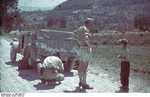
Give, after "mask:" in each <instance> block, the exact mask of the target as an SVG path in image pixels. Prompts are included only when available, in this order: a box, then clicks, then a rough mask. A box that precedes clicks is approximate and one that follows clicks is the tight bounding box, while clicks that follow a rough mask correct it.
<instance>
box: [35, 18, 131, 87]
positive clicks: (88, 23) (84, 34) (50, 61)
mask: <svg viewBox="0 0 150 97" xmlns="http://www.w3.org/2000/svg"><path fill="white" fill-rule="evenodd" d="M93 22H94V19H92V18H87V19H86V20H85V25H84V26H81V27H79V28H78V29H77V30H75V31H74V32H73V34H72V38H73V40H74V41H75V43H76V49H77V54H78V57H79V68H78V76H79V86H81V87H82V88H83V89H93V87H91V86H90V85H89V84H87V82H86V73H87V68H88V64H89V61H90V60H91V59H92V47H91V39H90V36H91V35H90V30H91V28H92V27H93V26H94V24H93ZM118 43H120V46H121V48H122V49H121V54H120V55H119V56H117V57H118V58H119V59H120V60H121V73H120V79H121V84H122V86H121V87H120V88H123V89H128V86H129V72H130V63H129V60H130V56H129V50H128V49H127V47H126V45H127V43H128V40H127V39H119V40H118ZM43 68H51V69H52V70H51V74H50V75H46V74H45V75H44V73H42V72H43ZM57 70H60V71H63V70H64V68H63V63H62V61H61V60H60V59H59V58H58V57H56V56H49V57H47V58H46V59H45V60H44V62H43V64H38V71H39V74H40V76H41V77H42V79H46V77H48V76H49V78H50V79H55V80H59V81H61V80H63V79H64V76H63V75H62V74H59V73H58V71H57ZM45 72H46V71H45ZM50 76H51V77H50Z"/></svg>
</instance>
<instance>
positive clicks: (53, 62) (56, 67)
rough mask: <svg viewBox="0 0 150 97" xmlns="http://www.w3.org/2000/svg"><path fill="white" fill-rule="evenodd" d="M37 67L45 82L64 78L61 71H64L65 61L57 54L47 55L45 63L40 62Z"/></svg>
mask: <svg viewBox="0 0 150 97" xmlns="http://www.w3.org/2000/svg"><path fill="white" fill-rule="evenodd" d="M37 69H38V73H39V74H40V78H41V81H42V82H43V83H45V82H46V81H62V80H64V75H63V74H61V73H59V72H63V71H64V67H63V63H62V61H61V60H60V58H58V57H57V56H48V57H46V58H45V59H44V61H43V64H42V63H39V64H38V66H37Z"/></svg>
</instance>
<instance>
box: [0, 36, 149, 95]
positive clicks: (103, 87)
mask: <svg viewBox="0 0 150 97" xmlns="http://www.w3.org/2000/svg"><path fill="white" fill-rule="evenodd" d="M9 44H10V42H9V41H8V40H6V39H5V38H4V37H3V36H0V71H1V73H0V77H1V78H0V91H1V92H2V93H3V92H6V93H9V92H10V93H11V92H15V93H16V92H19V93H116V91H117V90H119V87H120V86H121V84H120V76H119V74H120V66H119V65H118V64H119V63H118V62H119V61H116V60H115V59H113V60H112V61H110V60H107V58H105V57H103V55H102V52H99V53H98V52H97V51H96V50H101V49H103V48H105V46H103V45H100V46H97V47H95V46H93V48H94V49H93V50H94V52H93V60H92V61H91V62H90V65H89V67H88V72H87V83H89V84H90V85H91V86H92V87H93V88H94V89H92V90H85V89H82V88H80V87H78V82H79V79H78V73H77V70H72V71H71V72H64V73H63V74H64V75H65V79H64V81H61V82H60V83H56V84H54V83H47V84H43V83H41V81H40V77H39V75H38V73H37V70H36V69H30V70H18V66H17V65H18V60H19V59H21V58H22V55H20V54H18V55H17V61H16V62H14V63H12V62H10V45H9ZM108 46H109V45H108ZM112 52H113V50H112ZM108 54H109V53H108ZM108 54H107V55H108ZM107 55H106V57H107ZM129 79H130V80H129V91H128V92H129V93H150V75H149V74H147V73H143V72H135V71H134V70H130V78H129Z"/></svg>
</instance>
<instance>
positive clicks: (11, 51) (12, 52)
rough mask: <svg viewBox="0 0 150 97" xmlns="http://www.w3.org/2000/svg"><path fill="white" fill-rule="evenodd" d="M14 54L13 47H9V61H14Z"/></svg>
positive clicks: (15, 54)
mask: <svg viewBox="0 0 150 97" xmlns="http://www.w3.org/2000/svg"><path fill="white" fill-rule="evenodd" d="M16 56H17V53H16V52H14V50H13V47H11V49H10V60H11V62H15V61H16Z"/></svg>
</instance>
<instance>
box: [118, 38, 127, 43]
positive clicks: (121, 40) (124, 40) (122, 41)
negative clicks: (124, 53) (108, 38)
mask: <svg viewBox="0 0 150 97" xmlns="http://www.w3.org/2000/svg"><path fill="white" fill-rule="evenodd" d="M117 43H126V44H127V43H128V40H127V39H125V38H124V39H119V40H118V41H117Z"/></svg>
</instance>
